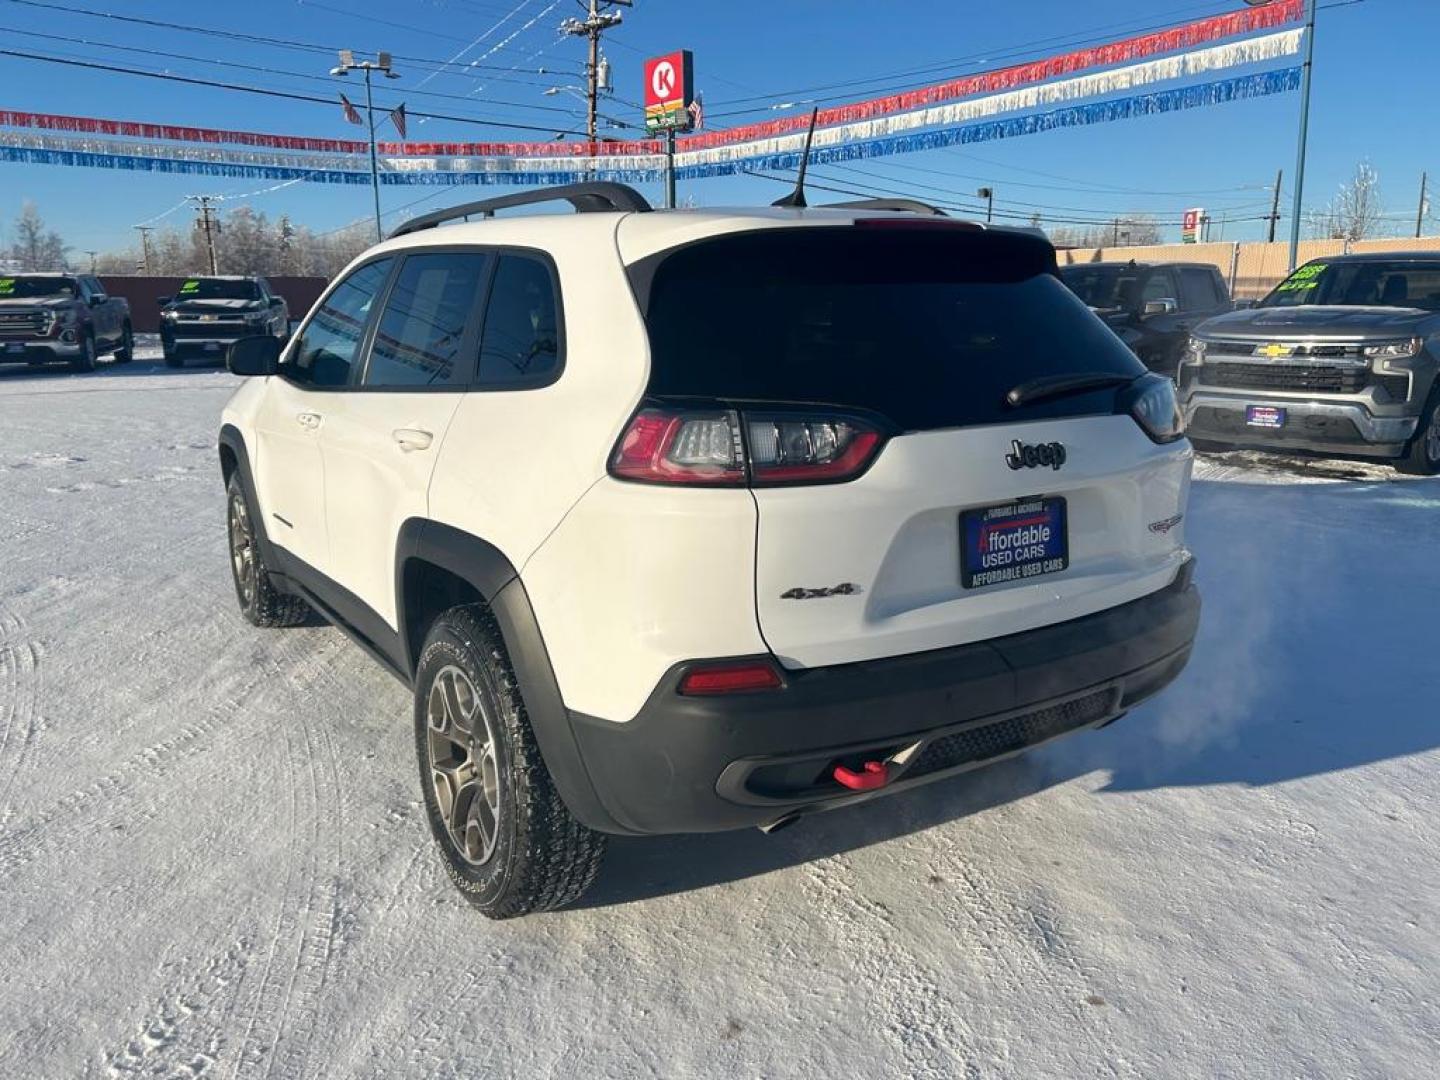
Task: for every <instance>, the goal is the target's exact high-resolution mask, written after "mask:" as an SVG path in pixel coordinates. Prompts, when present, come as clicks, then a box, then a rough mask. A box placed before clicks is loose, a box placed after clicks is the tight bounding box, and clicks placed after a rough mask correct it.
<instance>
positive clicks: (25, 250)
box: [10, 202, 70, 270]
mask: <svg viewBox="0 0 1440 1080" xmlns="http://www.w3.org/2000/svg"><path fill="white" fill-rule="evenodd" d="M69 250H70V248H69V245H67V244H66V243H65V241H64V240H62V239H61V237H60V234H59V233H58V232H56V231H55V230H54V229H47V228H46V227H45V222H44V221H43V220H42V219H41V217H40V211H39V210H38V209H37V208H36V206H35V204H34V203H33V202H26V203H25V204H24V206H22V207H21V209H20V216H19V217H17V218H16V219H15V243H14V244H13V245H11V248H10V257H11V259H13V260H14V261H15V262H16V263H18V264H19V268H20V269H21V270H64V269H65V253H66V252H67V251H69Z"/></svg>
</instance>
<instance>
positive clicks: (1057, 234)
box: [1050, 214, 1160, 248]
mask: <svg viewBox="0 0 1440 1080" xmlns="http://www.w3.org/2000/svg"><path fill="white" fill-rule="evenodd" d="M1050 240H1051V242H1052V243H1053V244H1055V245H1056V246H1057V247H1073V248H1105V247H1146V246H1149V245H1151V244H1158V243H1160V223H1159V222H1158V221H1156V220H1155V218H1154V217H1152V216H1151V215H1149V214H1125V215H1123V216H1120V217H1117V218H1114V219H1113V220H1111V221H1108V222H1105V223H1104V224H1096V225H1084V226H1075V225H1061V226H1059V227H1058V228H1054V229H1051V230H1050Z"/></svg>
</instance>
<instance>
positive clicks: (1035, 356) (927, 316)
mask: <svg viewBox="0 0 1440 1080" xmlns="http://www.w3.org/2000/svg"><path fill="white" fill-rule="evenodd" d="M1053 267H1054V260H1053V255H1052V254H1051V252H1050V250H1049V248H1048V245H1044V244H1041V243H1038V242H1037V241H1034V240H1031V239H1029V238H1025V237H1018V236H1015V235H1009V234H1001V233H987V232H968V231H962V230H960V229H957V228H950V227H943V226H940V227H934V228H926V229H921V228H912V229H899V228H891V229H887V228H873V229H872V228H863V227H860V226H853V225H852V226H846V227H843V228H837V229H830V228H824V229H821V228H806V229H785V230H779V229H775V230H766V231H763V232H754V233H742V234H738V235H732V236H727V237H722V238H719V239H716V240H711V241H706V242H703V243H700V244H695V245H692V246H690V247H686V248H681V249H680V250H678V251H676V252H674V253H672V254H670V255H669V256H667V257H665V258H664V260H663V262H661V263H660V265H659V266H658V267H657V268H656V270H655V275H654V278H653V281H652V283H651V287H650V293H649V303H648V311H647V321H648V325H649V331H650V344H651V365H652V366H651V381H650V392H651V393H652V394H655V395H658V396H665V397H681V396H698V397H705V398H721V399H729V400H738V401H745V400H750V401H764V402H808V403H815V404H828V405H837V406H842V407H849V408H859V409H869V410H873V411H875V412H878V413H880V414H882V415H884V416H886V417H887V418H888V419H889V420H890V421H891V422H892V423H894V424H896V425H898V426H899V427H900V428H902V429H904V430H921V429H927V428H943V427H959V426H965V425H973V424H990V423H999V422H1003V421H1007V420H1015V419H1021V418H1023V419H1026V420H1032V419H1041V418H1045V417H1050V416H1075V415H1086V414H1093V413H1108V412H1110V411H1112V409H1113V408H1114V401H1115V393H1116V392H1115V391H1114V390H1113V389H1111V390H1104V391H1095V392H1091V393H1086V394H1081V395H1077V396H1074V397H1066V398H1057V399H1051V400H1047V401H1043V402H1037V403H1035V404H1033V405H1030V406H1027V407H1025V408H1024V409H1022V410H1019V411H1017V410H1015V409H1011V408H1010V407H1009V406H1007V405H1006V404H1005V395H1006V393H1008V392H1009V391H1010V390H1011V389H1012V388H1014V387H1015V386H1017V385H1018V384H1020V383H1023V382H1026V381H1028V380H1031V379H1035V378H1039V377H1042V376H1047V375H1058V374H1068V373H1075V372H1105V373H1112V374H1124V375H1133V376H1139V375H1142V374H1144V372H1145V368H1144V367H1143V366H1142V365H1141V364H1140V362H1139V361H1138V360H1137V359H1136V358H1135V357H1134V355H1133V354H1132V353H1131V352H1130V351H1129V350H1128V349H1127V348H1126V347H1125V346H1124V345H1123V344H1122V343H1121V342H1120V340H1119V339H1118V338H1117V337H1115V335H1114V334H1113V333H1111V331H1110V330H1109V329H1108V328H1107V327H1106V326H1105V324H1104V323H1103V322H1101V321H1100V320H1099V319H1098V318H1096V317H1095V316H1094V315H1093V314H1092V313H1091V312H1090V311H1089V310H1088V309H1087V308H1086V306H1085V304H1084V303H1083V302H1082V301H1081V300H1080V299H1079V298H1078V297H1076V296H1075V295H1074V294H1073V293H1071V292H1070V291H1069V290H1068V289H1067V288H1066V287H1065V286H1064V285H1063V284H1062V283H1061V282H1060V280H1059V279H1058V278H1057V277H1056V276H1055V275H1054V274H1053V273H1052V272H1050V271H1051V270H1053Z"/></svg>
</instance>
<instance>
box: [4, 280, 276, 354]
mask: <svg viewBox="0 0 1440 1080" xmlns="http://www.w3.org/2000/svg"><path fill="white" fill-rule="evenodd" d="M160 308H161V311H160V341H161V345H162V347H163V350H164V355H165V363H166V364H167V365H168V366H170V367H181V366H183V365H184V363H185V361H186V360H188V359H195V358H198V359H204V360H210V361H212V362H216V363H218V362H221V361H223V360H224V358H225V350H226V348H228V347H229V346H230V345H231V344H233V343H234V342H236V341H239V340H241V339H242V338H247V337H273V338H276V339H279V340H284V338H285V337H286V336H287V335H288V334H289V331H290V309H289V307H288V305H287V304H286V302H285V300H284V298H283V297H281V296H279V295H278V294H276V293H275V292H274V290H273V289H271V287H270V284H269V282H268V281H266V280H265V279H264V278H263V277H220V276H212V277H201V276H197V277H190V278H186V279H185V280H184V281H183V282H182V283H181V285H180V289H179V291H178V292H177V293H176V294H175V295H174V296H167V297H163V298H161V300H160ZM134 354H135V328H134V318H133V315H132V312H131V309H130V304H129V301H127V300H126V299H124V298H123V297H118V296H109V295H107V293H106V291H105V287H104V285H103V284H101V282H100V280H99V278H96V277H95V276H94V275H90V274H65V273H53V274H9V275H5V276H0V363H5V362H10V363H25V364H29V365H31V366H33V367H41V366H45V365H48V364H66V365H68V366H69V367H70V368H71V369H72V370H75V371H93V370H95V367H96V363H97V361H98V360H99V359H100V358H101V357H104V356H106V355H109V356H112V357H113V358H114V360H115V362H116V363H121V364H123V363H127V362H129V361H130V360H131V359H132V358H133V357H134Z"/></svg>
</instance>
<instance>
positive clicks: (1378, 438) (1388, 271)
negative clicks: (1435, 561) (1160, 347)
mask: <svg viewBox="0 0 1440 1080" xmlns="http://www.w3.org/2000/svg"><path fill="white" fill-rule="evenodd" d="M1178 381H1179V385H1180V395H1181V400H1182V403H1183V405H1184V408H1185V414H1186V418H1187V420H1188V421H1189V423H1190V425H1191V429H1192V431H1193V434H1194V436H1195V437H1196V438H1197V439H1200V440H1203V442H1204V443H1205V444H1206V445H1210V446H1216V447H1226V448H1229V447H1255V448H1258V449H1264V450H1278V451H1282V452H1284V451H1295V450H1301V451H1312V452H1320V453H1328V454H1341V455H1349V456H1356V457H1368V458H1381V459H1386V460H1389V461H1392V462H1393V463H1394V464H1395V467H1396V468H1397V469H1399V470H1400V471H1402V472H1409V473H1418V474H1421V475H1426V476H1429V475H1433V474H1435V473H1437V472H1440V257H1436V256H1435V255H1433V254H1430V255H1426V254H1414V255H1406V254H1398V255H1395V254H1385V255H1348V256H1340V257H1335V258H1327V259H1317V260H1316V261H1314V262H1309V263H1306V264H1305V265H1304V266H1301V267H1299V268H1298V269H1297V270H1296V271H1295V272H1294V273H1293V274H1291V275H1290V276H1289V277H1288V278H1286V279H1285V280H1284V281H1283V282H1281V283H1280V284H1279V285H1278V286H1276V288H1275V289H1274V290H1273V291H1272V292H1271V293H1270V294H1269V295H1268V296H1266V297H1265V299H1263V300H1261V301H1260V303H1259V304H1257V305H1256V306H1255V307H1254V308H1253V309H1251V310H1248V311H1237V312H1234V313H1232V314H1228V315H1222V316H1220V317H1218V318H1215V319H1210V320H1208V321H1206V322H1204V323H1201V324H1200V325H1199V326H1198V327H1196V329H1195V333H1194V335H1193V337H1192V338H1191V340H1190V344H1189V348H1188V351H1187V353H1186V356H1185V359H1184V362H1183V363H1182V365H1181V368H1180V372H1179V380H1178Z"/></svg>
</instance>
